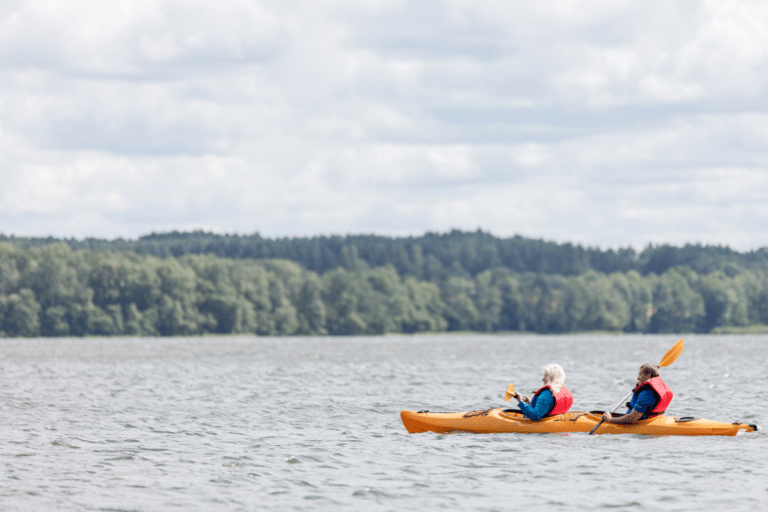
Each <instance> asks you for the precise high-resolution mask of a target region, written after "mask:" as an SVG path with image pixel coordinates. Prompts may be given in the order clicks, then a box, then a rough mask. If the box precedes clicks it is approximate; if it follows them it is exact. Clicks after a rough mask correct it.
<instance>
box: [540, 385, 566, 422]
mask: <svg viewBox="0 0 768 512" xmlns="http://www.w3.org/2000/svg"><path fill="white" fill-rule="evenodd" d="M545 389H549V392H550V393H552V386H551V385H549V384H547V385H546V386H544V387H543V388H541V389H539V390H538V391H537V392H536V394H535V395H533V396H536V395H538V394H539V393H541V392H542V391H544V390H545ZM552 396H554V397H555V406H554V407H552V410H551V411H549V414H547V416H557V415H558V414H565V413H566V412H568V409H570V408H571V405H573V395H571V392H570V391H568V388H566V387H565V386H560V391H558V392H557V394H555V393H552Z"/></svg>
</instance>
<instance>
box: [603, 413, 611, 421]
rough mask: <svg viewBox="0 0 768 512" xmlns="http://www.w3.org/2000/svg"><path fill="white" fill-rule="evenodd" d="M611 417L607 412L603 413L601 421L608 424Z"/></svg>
mask: <svg viewBox="0 0 768 512" xmlns="http://www.w3.org/2000/svg"><path fill="white" fill-rule="evenodd" d="M612 417H613V416H611V413H609V412H604V413H603V421H607V422H608V423H610V422H611V418H612Z"/></svg>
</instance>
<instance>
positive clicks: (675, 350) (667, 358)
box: [510, 338, 683, 435]
mask: <svg viewBox="0 0 768 512" xmlns="http://www.w3.org/2000/svg"><path fill="white" fill-rule="evenodd" d="M682 353H683V339H682V338H680V341H678V342H677V343H675V346H674V347H672V348H671V349H669V351H668V352H667V353H666V354H664V357H662V358H661V362H660V363H659V366H669V365H671V364H672V363H674V362H675V359H677V358H678V357H680V354H682ZM510 385H511V384H510ZM634 391H635V390H634V389H633V390H632V391H630V392H629V394H627V396H625V397H624V398H623V399H622V400H621V402H619V403H617V404H616V407H614V408H613V409H611V412H615V411H616V409H618V408H619V407H621V404H623V403H624V402H625V401H626V399H627V398H629V397H630V396H632V393H634ZM604 421H605V419H601V420H600V422H599V423H598V424H597V425H595V428H593V429H592V430H590V431H589V435H592V434H593V433H594V431H595V430H597V428H598V427H599V426H600V425H602V424H603V422H604Z"/></svg>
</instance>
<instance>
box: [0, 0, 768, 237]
mask: <svg viewBox="0 0 768 512" xmlns="http://www.w3.org/2000/svg"><path fill="white" fill-rule="evenodd" d="M766 34H768V6H765V5H764V4H763V3H759V2H756V1H746V0H745V1H724V2H723V1H708V2H693V1H684V2H676V3H670V2H664V1H661V0H655V1H651V2H642V3H638V2H629V1H622V2H616V1H609V0H599V1H596V2H591V3H590V4H584V3H583V2H574V1H566V0H560V1H555V2H549V3H546V4H541V3H539V4H537V3H532V2H522V1H513V2H510V1H502V0H485V1H481V2H479V3H477V2H476V3H475V4H472V5H469V4H467V3H466V2H459V1H457V0H449V1H440V2H437V1H433V0H419V1H407V0H389V1H383V0H382V1H377V2H373V1H371V2H364V3H361V2H359V1H352V0H313V1H309V0H306V1H299V0H296V1H291V2H278V1H276V0H258V1H231V2H226V3H223V4H222V3H214V2H212V1H210V0H198V1H194V2H189V1H180V0H161V1H157V0H151V1H150V0H132V1H115V2H96V1H93V0H69V1H67V2H61V1H48V2H34V1H27V0H21V1H15V2H6V3H4V4H3V6H2V7H0V180H2V183H3V186H2V188H0V232H3V233H6V234H8V233H15V234H19V235H49V234H51V235H55V236H71V235H74V236H79V237H82V236H90V235H96V236H105V237H117V236H123V237H135V236H137V235H140V234H144V233H148V232H151V231H162V230H170V229H196V228H205V229H213V230H217V231H223V232H232V231H237V232H241V233H242V232H254V231H259V232H261V233H262V234H264V235H268V236H275V235H313V234H324V233H347V232H356V233H357V232H377V233H384V234H387V233H389V234H419V233H423V232H424V231H427V230H433V231H442V230H448V229H451V228H454V227H458V228H464V229H476V228H478V227H480V228H483V229H488V230H491V231H492V232H494V233H496V234H499V235H503V236H507V235H513V234H516V233H521V234H524V235H527V236H534V237H537V238H538V237H542V238H547V239H556V240H558V241H574V242H580V243H584V244H589V245H601V246H611V247H616V246H626V245H627V244H633V245H635V246H636V247H643V246H645V245H646V244H647V243H648V242H649V241H653V242H658V241H664V242H670V243H675V244H683V243H686V242H702V243H723V244H731V245H733V246H734V247H735V248H737V249H751V248H756V247H759V246H765V245H768V234H764V233H768V231H766V230H765V229H764V227H763V226H762V225H761V224H760V219H761V218H765V214H766V206H764V205H765V204H768V197H767V196H768V187H767V185H768V183H767V182H766V178H765V176H766V172H768V171H766V165H767V164H768V153H767V152H766V150H765V149H764V148H765V147H766V142H768V141H767V140H766V137H767V136H766V135H765V134H766V133H768V130H766V128H768V113H767V112H766V106H768V101H766V100H768V97H766V93H765V91H766V89H767V88H768V66H766V64H767V63H768V62H767V61H768V52H767V51H766V49H767V48H768V35H766Z"/></svg>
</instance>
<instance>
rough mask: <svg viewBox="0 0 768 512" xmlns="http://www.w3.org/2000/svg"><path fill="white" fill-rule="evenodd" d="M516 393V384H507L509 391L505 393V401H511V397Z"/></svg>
mask: <svg viewBox="0 0 768 512" xmlns="http://www.w3.org/2000/svg"><path fill="white" fill-rule="evenodd" d="M514 394H515V385H514V384H510V385H509V386H507V393H506V394H505V395H504V401H505V402H509V399H510V398H512V395H514Z"/></svg>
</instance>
